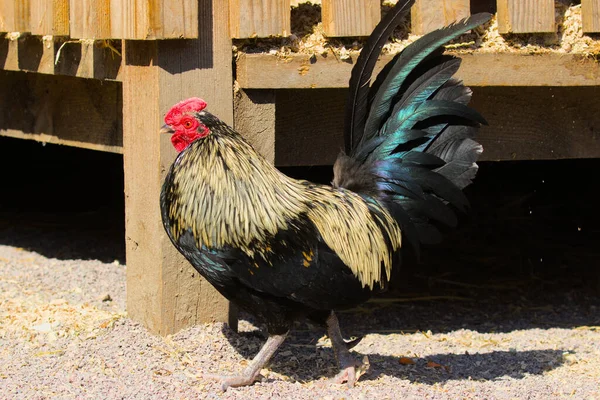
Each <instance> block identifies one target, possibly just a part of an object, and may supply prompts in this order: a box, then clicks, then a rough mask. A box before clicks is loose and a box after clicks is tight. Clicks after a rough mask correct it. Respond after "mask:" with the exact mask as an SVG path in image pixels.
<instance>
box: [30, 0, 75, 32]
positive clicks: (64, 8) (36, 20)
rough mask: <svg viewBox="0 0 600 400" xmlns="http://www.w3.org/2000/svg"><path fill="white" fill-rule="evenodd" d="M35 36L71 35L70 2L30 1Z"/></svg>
mask: <svg viewBox="0 0 600 400" xmlns="http://www.w3.org/2000/svg"><path fill="white" fill-rule="evenodd" d="M30 1H31V16H30V31H31V33H32V34H33V35H41V36H43V35H53V36H68V35H69V0H30Z"/></svg>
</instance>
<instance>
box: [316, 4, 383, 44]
mask: <svg viewBox="0 0 600 400" xmlns="http://www.w3.org/2000/svg"><path fill="white" fill-rule="evenodd" d="M321 16H322V20H323V29H324V30H325V35H327V36H369V35H370V34H371V32H372V31H373V28H375V26H376V25H377V23H378V22H379V20H380V19H381V3H380V1H379V0H346V1H339V0H322V3H321Z"/></svg>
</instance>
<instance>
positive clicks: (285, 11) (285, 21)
mask: <svg viewBox="0 0 600 400" xmlns="http://www.w3.org/2000/svg"><path fill="white" fill-rule="evenodd" d="M229 14H230V15H229V21H230V28H231V37H234V38H250V37H268V36H287V35H289V34H290V33H291V27H290V24H291V21H290V14H291V6H290V0H230V5H229Z"/></svg>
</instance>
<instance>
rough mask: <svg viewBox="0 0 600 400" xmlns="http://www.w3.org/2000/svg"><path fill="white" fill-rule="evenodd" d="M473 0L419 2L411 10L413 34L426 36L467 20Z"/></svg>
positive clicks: (419, 0) (418, 0) (422, 0)
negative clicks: (436, 30)
mask: <svg viewBox="0 0 600 400" xmlns="http://www.w3.org/2000/svg"><path fill="white" fill-rule="evenodd" d="M470 3H471V0H441V1H440V0H417V2H416V3H415V5H414V6H413V7H412V9H411V33H413V34H415V35H424V34H426V33H429V32H431V31H433V30H435V29H439V28H442V27H444V26H446V25H449V24H451V23H452V22H454V21H458V20H460V19H462V18H466V17H468V16H469V15H470V13H469V10H470V7H471V5H470Z"/></svg>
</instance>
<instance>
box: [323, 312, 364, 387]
mask: <svg viewBox="0 0 600 400" xmlns="http://www.w3.org/2000/svg"><path fill="white" fill-rule="evenodd" d="M327 335H328V336H329V339H331V345H332V347H333V353H334V354H335V358H336V360H337V362H338V364H339V366H340V373H339V374H337V375H336V376H335V377H334V378H333V382H334V383H344V382H346V384H347V385H348V387H353V386H354V385H355V384H356V381H358V379H359V378H360V377H361V376H362V375H363V374H365V373H366V372H367V371H368V370H369V359H368V358H367V357H366V356H365V357H364V358H363V361H362V362H359V361H358V360H356V359H355V358H354V357H353V356H352V355H351V354H350V351H349V350H350V349H351V348H352V347H354V346H356V345H357V344H358V342H360V340H361V339H362V338H358V339H355V340H353V341H351V342H345V341H344V339H343V338H342V333H341V332H340V325H339V322H338V319H337V317H336V316H335V313H333V311H332V312H331V314H330V315H329V318H327Z"/></svg>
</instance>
